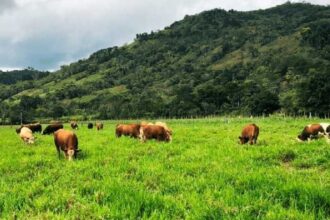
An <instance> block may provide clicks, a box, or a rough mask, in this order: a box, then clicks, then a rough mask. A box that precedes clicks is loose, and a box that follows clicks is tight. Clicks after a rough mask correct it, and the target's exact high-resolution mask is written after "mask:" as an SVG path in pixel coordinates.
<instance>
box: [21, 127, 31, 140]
mask: <svg viewBox="0 0 330 220" xmlns="http://www.w3.org/2000/svg"><path fill="white" fill-rule="evenodd" d="M19 136H20V137H21V139H22V140H23V141H24V142H25V143H28V144H33V143H34V137H33V135H32V131H31V129H30V128H28V127H22V129H21V131H20V133H19Z"/></svg>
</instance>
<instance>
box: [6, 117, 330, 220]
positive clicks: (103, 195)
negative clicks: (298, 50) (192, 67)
mask: <svg viewBox="0 0 330 220" xmlns="http://www.w3.org/2000/svg"><path fill="white" fill-rule="evenodd" d="M249 122H254V123H256V124H257V125H258V126H259V127H260V136H259V139H258V144H257V145H252V146H250V145H243V146H242V145H239V144H238V136H239V135H240V131H241V128H242V127H243V125H245V124H246V123H249ZM313 122H318V121H317V120H316V121H313ZM117 123H118V121H108V122H105V129H104V130H102V131H96V129H93V130H89V129H87V125H84V126H83V127H81V126H80V129H79V130H78V131H75V132H76V133H77V136H78V138H79V145H80V146H79V147H80V148H81V149H82V152H81V154H80V155H79V157H78V159H77V160H76V161H73V162H68V161H66V160H65V159H64V156H63V157H62V158H61V159H60V160H59V159H58V157H57V153H56V150H55V146H54V143H53V137H52V136H43V135H40V134H37V135H36V136H37V142H36V144H34V145H26V144H24V143H23V142H22V141H21V140H20V139H19V137H18V135H17V134H16V133H15V130H14V127H9V126H6V127H0V175H1V177H0V218H4V219H11V218H18V219H21V218H25V219H54V218H55V219H63V218H69V219H76V218H79V219H113V218H119V219H122V218H128V219H137V218H142V219H149V218H152V219H327V218H330V172H329V168H330V145H329V144H327V143H326V141H325V140H322V139H321V140H316V141H313V142H311V143H298V142H296V140H295V137H296V136H297V134H298V133H299V132H300V131H301V130H302V128H303V126H304V125H305V124H307V123H310V121H309V120H308V119H291V118H287V119H280V118H254V119H249V118H243V119H237V118H226V119H225V118H208V119H192V120H189V119H187V120H168V121H167V123H168V124H169V126H170V127H171V128H172V129H173V142H172V143H162V142H157V141H148V142H146V143H140V142H139V141H138V140H135V139H131V138H127V137H122V138H115V135H114V129H115V125H116V124H117ZM65 127H66V128H67V129H70V128H69V125H65Z"/></svg>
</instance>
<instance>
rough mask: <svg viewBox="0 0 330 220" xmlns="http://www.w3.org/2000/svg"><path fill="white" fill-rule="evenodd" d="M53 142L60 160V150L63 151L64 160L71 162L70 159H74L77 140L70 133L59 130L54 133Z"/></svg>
mask: <svg viewBox="0 0 330 220" xmlns="http://www.w3.org/2000/svg"><path fill="white" fill-rule="evenodd" d="M54 142H55V146H56V150H57V153H58V158H60V156H61V153H60V150H62V151H64V154H65V158H67V159H68V160H72V157H74V158H76V156H77V153H78V152H79V151H80V150H78V138H77V136H76V134H75V133H73V132H72V131H67V130H64V129H59V130H57V131H56V132H55V133H54Z"/></svg>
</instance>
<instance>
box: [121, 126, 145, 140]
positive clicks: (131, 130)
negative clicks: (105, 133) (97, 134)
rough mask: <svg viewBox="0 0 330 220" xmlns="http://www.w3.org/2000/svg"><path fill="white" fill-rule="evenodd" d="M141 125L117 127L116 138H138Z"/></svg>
mask: <svg viewBox="0 0 330 220" xmlns="http://www.w3.org/2000/svg"><path fill="white" fill-rule="evenodd" d="M140 127H141V125H140V124H118V125H117V126H116V137H121V136H122V135H124V136H130V137H134V138H138V137H139V134H140Z"/></svg>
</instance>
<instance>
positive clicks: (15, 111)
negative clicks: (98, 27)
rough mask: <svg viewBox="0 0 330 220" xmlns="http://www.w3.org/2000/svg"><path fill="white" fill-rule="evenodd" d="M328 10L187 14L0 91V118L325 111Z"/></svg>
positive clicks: (328, 104)
mask: <svg viewBox="0 0 330 220" xmlns="http://www.w3.org/2000/svg"><path fill="white" fill-rule="evenodd" d="M329 36H330V7H329V6H317V5H310V4H305V3H295V4H293V3H286V4H283V5H280V6H277V7H274V8H270V9H266V10H257V11H250V12H238V11H233V10H230V11H225V10H221V9H214V10H211V11H205V12H202V13H200V14H197V15H189V16H186V17H185V18H184V19H183V20H181V21H177V22H175V23H173V24H171V25H170V26H168V27H165V28H164V29H163V30H160V31H157V32H151V33H142V34H137V35H136V39H135V40H134V42H133V43H131V44H128V45H124V46H121V47H112V48H107V49H103V50H100V51H97V52H95V53H94V54H92V55H91V56H90V57H88V58H87V59H83V60H79V61H78V62H75V63H71V64H68V65H64V66H62V67H61V68H60V70H58V71H56V72H54V73H52V74H49V75H47V76H45V77H42V78H40V79H36V80H33V82H32V83H31V81H30V82H28V81H24V82H21V81H18V82H16V83H14V84H11V85H6V86H4V87H3V88H4V89H3V90H2V91H1V92H0V101H1V106H2V107H1V108H0V109H1V112H0V113H1V115H2V120H3V121H4V120H7V121H11V122H17V121H19V118H18V115H20V114H19V112H23V114H24V118H25V120H26V121H31V120H34V119H36V118H46V117H49V118H59V117H65V116H67V117H70V116H72V115H75V116H76V117H78V118H88V117H97V118H104V119H107V118H139V117H158V116H162V117H183V116H196V115H210V114H245V115H261V114H270V113H273V112H276V111H282V112H284V113H286V114H307V113H309V112H312V113H313V114H316V115H319V116H322V117H323V116H327V115H329V114H330V112H329V109H330V100H329V98H328V94H329V92H330V77H329V69H330V61H329V60H330V53H329V51H330V37H329Z"/></svg>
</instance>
